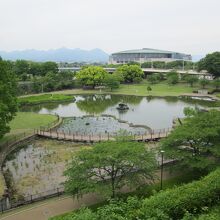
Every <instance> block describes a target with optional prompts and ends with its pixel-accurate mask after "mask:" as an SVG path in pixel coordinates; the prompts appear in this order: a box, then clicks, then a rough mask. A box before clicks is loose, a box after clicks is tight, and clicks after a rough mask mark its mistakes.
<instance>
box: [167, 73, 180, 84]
mask: <svg viewBox="0 0 220 220" xmlns="http://www.w3.org/2000/svg"><path fill="white" fill-rule="evenodd" d="M178 81H179V76H178V73H176V72H169V73H168V74H167V82H168V84H171V85H174V84H177V83H178Z"/></svg>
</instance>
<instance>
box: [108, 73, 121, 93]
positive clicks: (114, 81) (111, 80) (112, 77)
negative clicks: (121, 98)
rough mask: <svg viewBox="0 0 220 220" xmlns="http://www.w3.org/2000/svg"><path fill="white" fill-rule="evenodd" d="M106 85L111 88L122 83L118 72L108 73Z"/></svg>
mask: <svg viewBox="0 0 220 220" xmlns="http://www.w3.org/2000/svg"><path fill="white" fill-rule="evenodd" d="M104 84H105V86H107V87H108V88H110V89H111V91H112V90H113V89H117V88H119V85H120V79H119V77H118V76H117V75H116V74H108V75H106V77H105V83H104Z"/></svg>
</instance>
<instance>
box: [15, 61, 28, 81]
mask: <svg viewBox="0 0 220 220" xmlns="http://www.w3.org/2000/svg"><path fill="white" fill-rule="evenodd" d="M13 70H14V72H15V74H16V75H17V76H18V77H20V76H21V75H22V74H27V73H28V71H29V64H28V62H27V61H26V60H17V61H16V62H15V63H14V69H13Z"/></svg>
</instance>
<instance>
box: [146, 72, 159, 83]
mask: <svg viewBox="0 0 220 220" xmlns="http://www.w3.org/2000/svg"><path fill="white" fill-rule="evenodd" d="M147 80H148V81H149V82H150V83H151V84H155V83H157V80H158V78H157V76H156V75H155V74H151V75H149V76H148V77H147Z"/></svg>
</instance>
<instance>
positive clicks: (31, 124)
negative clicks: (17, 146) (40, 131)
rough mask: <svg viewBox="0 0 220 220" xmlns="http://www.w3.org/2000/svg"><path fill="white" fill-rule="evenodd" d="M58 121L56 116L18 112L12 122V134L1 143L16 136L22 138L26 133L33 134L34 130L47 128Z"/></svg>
mask: <svg viewBox="0 0 220 220" xmlns="http://www.w3.org/2000/svg"><path fill="white" fill-rule="evenodd" d="M56 119H57V117H56V116H54V115H41V114H37V113H31V112H18V113H17V115H16V116H15V118H14V119H13V120H12V121H11V122H10V124H9V126H10V128H11V131H10V133H8V134H6V135H5V136H4V137H3V138H2V139H1V140H0V143H3V142H5V141H8V140H10V139H12V138H14V137H15V136H22V135H24V132H25V133H26V134H31V133H32V132H33V130H34V129H36V128H39V127H40V126H46V125H48V124H49V123H52V122H53V121H55V120H56Z"/></svg>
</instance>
